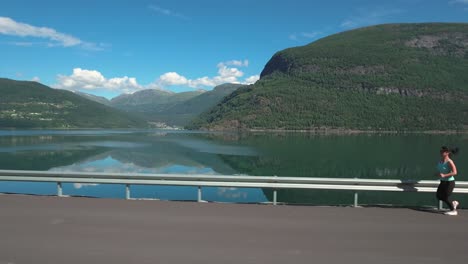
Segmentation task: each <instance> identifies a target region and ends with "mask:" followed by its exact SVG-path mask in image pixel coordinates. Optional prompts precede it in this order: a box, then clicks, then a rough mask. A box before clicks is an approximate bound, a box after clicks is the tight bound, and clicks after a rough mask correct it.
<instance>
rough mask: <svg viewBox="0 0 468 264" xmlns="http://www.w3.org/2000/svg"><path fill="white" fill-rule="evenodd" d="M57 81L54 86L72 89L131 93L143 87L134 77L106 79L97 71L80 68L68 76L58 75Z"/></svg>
mask: <svg viewBox="0 0 468 264" xmlns="http://www.w3.org/2000/svg"><path fill="white" fill-rule="evenodd" d="M57 81H58V83H57V84H55V85H53V87H54V88H59V89H67V90H73V91H77V90H82V89H85V90H96V89H106V90H111V91H120V92H124V93H131V92H135V91H137V90H140V89H142V88H143V87H142V86H141V85H139V84H138V82H137V80H136V78H131V77H127V76H124V77H116V78H111V79H106V78H105V77H104V76H103V75H102V74H101V73H100V72H99V71H95V70H85V69H81V68H75V69H73V74H72V75H70V76H65V75H58V77H57Z"/></svg>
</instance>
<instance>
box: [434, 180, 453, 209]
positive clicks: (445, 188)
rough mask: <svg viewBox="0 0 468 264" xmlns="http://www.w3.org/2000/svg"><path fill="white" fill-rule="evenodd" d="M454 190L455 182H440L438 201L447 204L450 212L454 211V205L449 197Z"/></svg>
mask: <svg viewBox="0 0 468 264" xmlns="http://www.w3.org/2000/svg"><path fill="white" fill-rule="evenodd" d="M454 188H455V181H440V184H439V188H437V199H439V200H441V201H443V202H445V203H446V204H447V206H448V207H449V208H450V210H453V204H452V201H451V200H450V199H449V197H450V195H451V194H452V192H453V189H454Z"/></svg>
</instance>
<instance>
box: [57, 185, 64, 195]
mask: <svg viewBox="0 0 468 264" xmlns="http://www.w3.org/2000/svg"><path fill="white" fill-rule="evenodd" d="M57 196H58V197H62V196H63V191H62V183H61V182H57Z"/></svg>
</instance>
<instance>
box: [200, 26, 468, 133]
mask: <svg viewBox="0 0 468 264" xmlns="http://www.w3.org/2000/svg"><path fill="white" fill-rule="evenodd" d="M467 69H468V24H443V23H423V24H389V25H379V26H372V27H366V28H361V29H356V30H352V31H347V32H342V33H339V34H335V35H332V36H329V37H326V38H323V39H320V40H318V41H316V42H313V43H311V44H309V45H306V46H303V47H297V48H290V49H286V50H283V51H280V52H278V53H276V54H275V55H274V56H273V57H272V58H271V60H270V61H269V62H268V63H267V64H266V66H265V68H264V70H263V71H262V73H261V79H260V80H259V81H257V83H256V84H254V85H251V86H248V87H243V88H240V89H238V90H237V91H235V92H234V93H232V94H231V95H230V96H228V97H227V98H225V99H224V100H223V101H222V103H220V104H218V105H217V106H215V107H214V108H212V109H211V110H210V111H208V112H206V113H205V114H203V115H202V116H201V117H200V118H199V119H198V120H196V121H195V122H194V123H193V124H192V126H191V128H194V129H199V128H202V129H211V130H227V129H292V130H298V129H307V130H308V129H320V128H327V129H328V128H336V129H357V130H396V131H402V130H418V131H420V130H466V129H468V71H467Z"/></svg>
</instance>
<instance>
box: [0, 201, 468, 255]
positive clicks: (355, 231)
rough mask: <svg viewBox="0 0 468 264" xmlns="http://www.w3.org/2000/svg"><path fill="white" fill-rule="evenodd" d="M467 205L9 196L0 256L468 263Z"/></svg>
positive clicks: (3, 206)
mask: <svg viewBox="0 0 468 264" xmlns="http://www.w3.org/2000/svg"><path fill="white" fill-rule="evenodd" d="M459 213H460V215H459V216H455V217H454V216H444V215H442V214H439V213H435V212H433V211H430V210H417V209H408V208H348V207H313V206H284V205H281V206H272V205H252V204H248V205H241V204H214V203H194V202H162V201H125V200H110V199H94V198H59V197H45V196H22V195H0V264H7V263H8V264H26V263H34V264H39V263H47V264H54V263H68V264H74V263H77V264H78V263H80V264H82V263H99V264H105V263H112V264H119V263H125V264H131V263H139V264H140V263H168V264H169V263H170V264H177V263H194V264H197V263H200V264H202V263H203V264H211V263H217V264H218V263H221V264H226V263H236V264H244V263H288V264H291V263H340V264H341V263H360V264H362V263H372V264H375V263H412V264H416V263H424V264H429V263H467V261H468V211H466V210H465V211H459Z"/></svg>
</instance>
